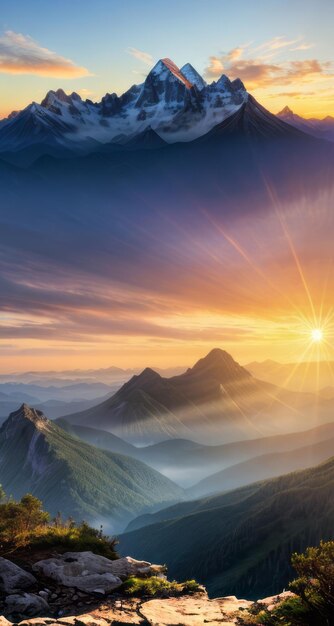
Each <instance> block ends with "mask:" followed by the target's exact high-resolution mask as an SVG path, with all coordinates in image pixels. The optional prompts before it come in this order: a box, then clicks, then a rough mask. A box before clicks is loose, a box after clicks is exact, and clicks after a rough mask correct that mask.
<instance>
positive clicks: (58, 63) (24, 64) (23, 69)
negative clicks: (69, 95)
mask: <svg viewBox="0 0 334 626" xmlns="http://www.w3.org/2000/svg"><path fill="white" fill-rule="evenodd" d="M0 72H1V73H5V74H34V75H36V76H57V77H59V78H80V77H81V76H89V71H88V70H87V69H86V68H85V67H80V66H78V65H76V64H75V63H74V62H73V61H71V60H70V59H66V58H65V57H62V56H60V55H58V54H56V53H55V52H52V51H51V50H48V48H43V47H42V46H40V45H39V44H38V43H37V42H36V41H34V39H32V38H31V37H29V36H28V35H22V34H21V33H15V32H13V31H11V30H8V31H6V32H5V33H4V35H2V37H0Z"/></svg>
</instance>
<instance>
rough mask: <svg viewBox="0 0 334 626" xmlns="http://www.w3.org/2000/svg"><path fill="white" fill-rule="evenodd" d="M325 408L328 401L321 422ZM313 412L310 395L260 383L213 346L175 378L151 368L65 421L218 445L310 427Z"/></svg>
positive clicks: (131, 435)
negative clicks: (223, 442) (207, 352)
mask: <svg viewBox="0 0 334 626" xmlns="http://www.w3.org/2000/svg"><path fill="white" fill-rule="evenodd" d="M300 409H303V413H299V410H300ZM326 409H328V410H329V409H330V407H329V405H327V404H326V405H325V407H324V415H323V420H325V418H326V415H327V413H326ZM315 415H316V411H315V406H314V402H313V403H312V396H311V394H298V393H294V392H290V391H287V390H283V389H280V388H278V387H275V386H274V385H270V384H268V383H263V382H261V381H258V380H257V379H256V378H254V377H253V376H252V375H251V374H250V373H249V372H248V371H247V370H246V369H245V368H243V367H241V366H240V365H239V364H238V363H236V361H234V359H233V358H232V357H231V356H230V355H229V354H228V353H227V352H225V351H223V350H220V349H215V350H212V351H211V352H210V353H209V354H208V355H207V356H206V357H205V358H203V359H200V360H199V361H198V362H197V363H196V364H195V365H194V367H192V368H190V369H189V370H187V371H186V372H185V373H184V374H180V375H178V376H174V377H172V378H164V377H162V376H160V375H159V374H158V373H157V372H155V371H154V370H152V369H150V368H147V369H145V370H144V371H143V372H142V373H141V374H139V375H137V376H133V377H132V378H131V379H130V380H129V381H128V382H127V383H125V384H124V385H123V386H122V387H121V389H119V390H118V391H117V392H116V393H115V394H114V395H113V396H112V397H111V398H108V399H107V400H106V401H105V402H102V403H100V404H98V405H97V406H95V407H92V408H90V409H88V410H86V411H83V412H80V413H76V414H72V415H68V416H65V419H66V420H67V421H68V422H70V423H72V424H80V425H85V426H94V428H96V427H98V428H101V429H104V430H109V431H110V432H113V433H114V434H116V435H118V436H119V437H121V438H122V439H125V440H126V441H130V442H132V443H140V444H145V443H146V444H148V443H153V442H158V441H163V440H164V439H167V438H172V439H175V438H186V439H195V440H197V441H200V442H201V443H204V442H207V443H210V442H211V443H212V442H214V443H217V438H219V439H218V442H219V441H220V442H222V441H225V442H226V441H233V440H238V439H242V438H246V439H247V438H254V437H259V436H260V435H263V436H264V435H269V434H275V433H279V432H281V433H282V432H286V431H290V432H291V431H293V430H299V429H303V428H305V420H306V419H307V420H309V421H308V422H307V423H308V426H309V427H311V426H312V425H313V424H314V422H313V421H312V420H315V419H316V418H315Z"/></svg>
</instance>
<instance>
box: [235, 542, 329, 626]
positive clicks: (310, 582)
mask: <svg viewBox="0 0 334 626" xmlns="http://www.w3.org/2000/svg"><path fill="white" fill-rule="evenodd" d="M291 561H292V565H293V567H294V568H295V570H296V572H297V574H298V578H296V579H295V580H294V581H292V583H290V589H291V591H293V592H294V593H295V594H296V596H295V597H290V598H287V599H286V600H284V601H283V602H282V603H281V604H278V605H277V607H276V608H274V609H273V610H272V611H268V609H266V608H265V607H263V605H262V606H261V604H254V605H253V606H252V607H251V609H250V610H249V611H248V612H247V613H246V615H244V616H240V618H239V624H240V625H241V624H242V625H243V626H251V625H252V624H257V625H263V626H330V625H331V624H334V541H329V542H321V543H320V546H318V547H316V548H307V550H306V551H305V552H304V554H293V556H292V560H291Z"/></svg>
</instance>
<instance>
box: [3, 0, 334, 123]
mask: <svg viewBox="0 0 334 626" xmlns="http://www.w3.org/2000/svg"><path fill="white" fill-rule="evenodd" d="M333 22H334V3H333V2H332V1H331V0H256V1H254V2H250V1H249V0H239V2H231V1H230V0H229V1H227V0H206V1H204V0H169V2H165V1H164V0H145V2H140V1H139V0H94V2H91V1H87V0H57V2H46V1H45V0H30V1H29V2H27V1H26V0H11V2H8V1H7V0H0V94H1V99H0V116H1V117H4V116H6V115H8V114H9V113H10V112H11V111H13V110H17V109H21V108H23V107H24V106H26V105H28V104H29V103H30V102H31V101H33V100H35V101H41V100H42V99H43V97H44V96H45V93H46V92H47V91H48V90H49V89H56V88H58V87H62V88H64V90H65V91H67V92H72V91H77V92H78V93H80V95H81V96H82V97H87V98H90V99H92V100H100V99H101V97H102V96H103V95H104V94H105V93H107V92H113V91H115V92H117V93H122V92H124V91H125V90H126V89H127V88H128V87H129V86H130V85H132V84H133V83H139V82H142V81H143V79H144V77H145V75H146V74H147V73H148V71H149V69H150V68H151V67H152V66H153V65H154V63H155V62H156V61H157V60H158V59H159V58H163V57H170V58H172V59H173V60H174V62H175V63H176V64H177V65H179V66H182V65H184V63H186V62H188V61H189V62H191V63H192V64H193V65H194V67H196V69H197V70H198V71H199V72H200V73H202V74H203V75H204V76H205V78H206V80H208V81H211V80H214V79H217V78H218V77H219V76H220V75H221V74H222V73H226V74H228V75H229V76H230V77H231V78H236V77H240V78H241V79H242V80H243V81H244V82H245V84H246V87H247V88H248V89H249V90H250V91H251V92H252V93H254V95H255V96H256V97H257V98H258V99H259V100H260V102H261V103H262V104H264V105H265V106H266V107H268V108H269V109H270V110H271V111H273V112H278V110H280V109H282V108H283V107H284V106H285V105H288V106H290V108H292V109H293V110H294V111H296V112H297V113H299V114H301V115H305V116H308V117H311V116H316V117H324V116H326V115H330V114H334V90H333V71H334V66H333V64H334V49H333V48H334V44H333V37H332V25H333Z"/></svg>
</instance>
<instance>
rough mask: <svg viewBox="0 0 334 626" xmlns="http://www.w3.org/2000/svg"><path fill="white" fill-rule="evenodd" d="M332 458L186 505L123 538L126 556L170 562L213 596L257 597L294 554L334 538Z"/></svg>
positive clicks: (286, 573) (281, 577)
mask: <svg viewBox="0 0 334 626" xmlns="http://www.w3.org/2000/svg"><path fill="white" fill-rule="evenodd" d="M333 481H334V459H333V458H331V459H329V460H328V461H326V462H325V463H323V464H321V465H318V466H316V467H314V468H310V469H307V470H303V471H301V472H296V473H292V474H288V475H286V476H280V477H278V478H274V479H272V480H268V481H264V482H260V483H254V484H251V485H249V486H247V487H244V488H242V489H238V490H236V491H230V492H228V493H226V494H222V495H217V496H212V497H206V498H205V499H201V500H195V501H191V502H185V503H181V504H178V505H175V506H172V507H170V508H167V509H164V510H162V511H159V512H158V513H156V514H154V515H152V516H150V520H149V522H148V523H149V525H147V526H145V527H142V528H139V529H137V530H133V531H131V532H127V533H125V534H123V535H122V536H121V537H120V551H121V553H122V554H128V553H131V554H134V556H135V557H136V558H139V559H140V558H144V555H146V558H148V559H150V560H156V561H158V562H161V563H166V564H167V566H168V571H169V573H170V575H171V576H175V577H176V578H177V579H180V578H183V579H187V578H193V577H194V578H196V579H197V580H199V581H200V582H201V583H203V584H205V585H206V586H207V588H208V591H209V593H210V595H212V596H216V597H221V596H225V595H231V594H237V595H239V594H240V595H241V596H242V597H248V598H249V599H254V600H256V599H257V598H258V597H260V596H261V593H264V594H270V595H273V594H276V593H279V592H280V591H281V590H282V589H283V588H284V587H286V586H287V583H288V581H289V580H291V577H292V571H291V566H290V565H289V563H290V555H291V554H292V553H293V552H295V551H298V552H300V551H303V550H305V548H306V547H307V546H310V545H317V544H318V543H319V542H320V540H328V539H332V538H333V519H334V508H333V507H334V504H333V498H332V493H333Z"/></svg>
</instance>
